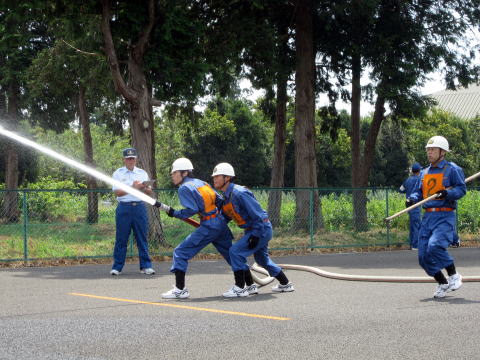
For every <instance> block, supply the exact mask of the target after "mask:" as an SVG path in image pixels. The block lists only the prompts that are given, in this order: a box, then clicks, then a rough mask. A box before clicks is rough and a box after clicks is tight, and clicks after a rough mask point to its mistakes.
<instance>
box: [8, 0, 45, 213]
mask: <svg viewBox="0 0 480 360" xmlns="http://www.w3.org/2000/svg"><path fill="white" fill-rule="evenodd" d="M44 6H45V4H44V3H43V2H42V1H29V2H15V1H10V0H1V1H0V89H1V93H0V115H1V116H2V122H4V125H5V126H6V127H7V128H9V129H10V130H14V131H15V130H18V129H19V128H20V127H19V124H20V120H21V119H22V117H23V114H22V110H23V108H22V102H23V97H24V95H25V94H26V89H25V84H24V79H23V73H24V71H25V70H26V69H27V68H28V66H29V65H30V63H31V61H32V59H33V58H34V57H35V55H36V54H37V52H38V51H40V50H41V49H42V48H44V47H45V46H47V45H48V43H49V41H50V38H49V35H48V33H47V27H46V21H45V18H44V11H43V10H44ZM2 140H3V139H2ZM4 150H5V151H4V152H3V154H4V156H5V160H4V164H5V185H6V188H7V189H9V190H15V189H17V188H18V182H19V154H20V153H22V152H21V151H20V150H19V146H18V145H16V144H15V143H14V142H12V141H6V142H5V143H4ZM17 204H18V202H17V194H16V193H15V192H9V193H8V194H7V195H6V196H5V199H4V202H3V217H5V219H6V221H7V222H17V221H18V219H19V211H18V208H17V207H18V205H17Z"/></svg>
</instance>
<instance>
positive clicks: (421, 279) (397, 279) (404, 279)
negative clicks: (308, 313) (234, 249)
mask: <svg viewBox="0 0 480 360" xmlns="http://www.w3.org/2000/svg"><path fill="white" fill-rule="evenodd" d="M278 266H280V267H281V268H282V269H286V270H300V271H307V272H311V273H313V274H316V275H319V276H323V277H326V278H329V279H334V280H346V281H365V282H390V283H434V282H436V281H435V279H433V278H432V277H430V276H372V275H350V274H339V273H334V272H330V271H325V270H322V269H320V268H317V267H313V266H304V265H292V264H278ZM250 268H251V269H252V270H253V271H256V272H258V273H261V274H265V275H268V272H267V270H265V269H264V268H262V267H260V266H259V265H258V264H257V263H254V264H253V265H252V266H251V267H250ZM252 277H253V281H255V283H257V284H258V285H259V286H265V285H268V284H269V283H271V282H272V281H273V280H275V278H273V277H271V276H267V277H265V278H259V277H258V276H256V275H254V274H253V273H252ZM462 281H464V282H480V276H462Z"/></svg>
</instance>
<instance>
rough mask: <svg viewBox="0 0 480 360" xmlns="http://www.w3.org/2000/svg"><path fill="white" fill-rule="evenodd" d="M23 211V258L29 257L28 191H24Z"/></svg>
mask: <svg viewBox="0 0 480 360" xmlns="http://www.w3.org/2000/svg"><path fill="white" fill-rule="evenodd" d="M22 211H23V259H24V260H27V259H28V232H27V230H28V207H27V192H26V191H23V197H22Z"/></svg>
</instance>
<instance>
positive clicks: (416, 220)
mask: <svg viewBox="0 0 480 360" xmlns="http://www.w3.org/2000/svg"><path fill="white" fill-rule="evenodd" d="M408 216H409V220H410V235H409V240H410V247H412V248H418V234H419V232H420V225H421V224H422V218H421V214H420V208H419V207H418V208H416V209H413V210H410V212H409V213H408Z"/></svg>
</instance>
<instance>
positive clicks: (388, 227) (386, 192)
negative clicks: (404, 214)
mask: <svg viewBox="0 0 480 360" xmlns="http://www.w3.org/2000/svg"><path fill="white" fill-rule="evenodd" d="M385 202H386V204H385V205H386V206H385V213H386V215H385V217H388V216H389V215H388V188H386V189H385ZM387 246H388V247H390V225H389V223H387Z"/></svg>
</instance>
